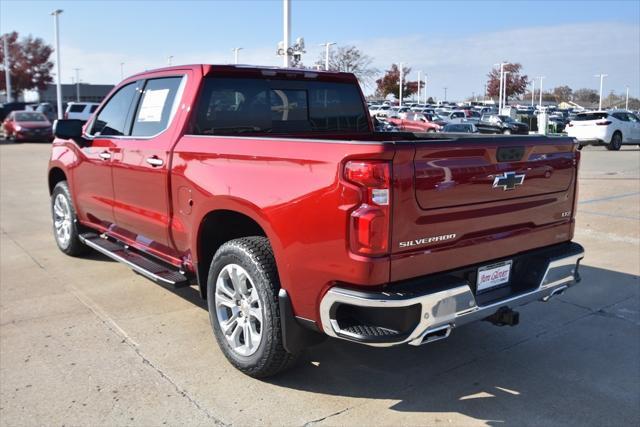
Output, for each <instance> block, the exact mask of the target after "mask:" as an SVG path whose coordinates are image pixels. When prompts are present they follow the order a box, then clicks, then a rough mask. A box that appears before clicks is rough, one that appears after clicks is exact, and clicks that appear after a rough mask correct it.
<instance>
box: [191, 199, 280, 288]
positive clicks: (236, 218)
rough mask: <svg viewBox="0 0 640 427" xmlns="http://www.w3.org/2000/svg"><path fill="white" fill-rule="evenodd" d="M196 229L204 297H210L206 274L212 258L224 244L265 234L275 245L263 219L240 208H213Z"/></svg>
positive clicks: (197, 263) (196, 268) (200, 286)
mask: <svg viewBox="0 0 640 427" xmlns="http://www.w3.org/2000/svg"><path fill="white" fill-rule="evenodd" d="M197 230H198V231H197V235H196V238H195V240H196V251H197V252H196V255H197V258H196V260H197V262H196V265H195V270H196V275H197V279H198V286H199V288H200V295H201V296H202V297H203V298H206V297H207V276H208V273H209V266H210V264H211V260H212V259H213V256H214V255H215V253H216V251H217V250H218V248H220V246H222V244H224V243H225V242H228V241H229V240H233V239H239V238H241V237H248V236H263V237H266V238H267V239H269V242H270V243H271V245H272V248H273V240H272V239H271V238H270V236H269V234H270V233H267V231H266V227H264V226H263V225H262V224H261V221H259V220H257V219H256V218H254V217H252V216H251V215H248V214H247V213H246V212H240V211H239V210H234V209H215V210H211V211H209V212H207V213H206V214H205V215H204V216H203V217H202V219H201V220H200V222H199V225H198V229H197ZM274 251H275V248H274Z"/></svg>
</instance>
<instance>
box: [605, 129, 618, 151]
mask: <svg viewBox="0 0 640 427" xmlns="http://www.w3.org/2000/svg"><path fill="white" fill-rule="evenodd" d="M620 147H622V134H621V133H620V132H618V131H616V132H614V134H613V136H612V137H611V142H610V143H609V145H607V149H608V150H611V151H618V150H619V149H620Z"/></svg>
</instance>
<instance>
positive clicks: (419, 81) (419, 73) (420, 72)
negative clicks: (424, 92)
mask: <svg viewBox="0 0 640 427" xmlns="http://www.w3.org/2000/svg"><path fill="white" fill-rule="evenodd" d="M421 74H422V71H418V104H419V103H420V83H421V82H422V81H421V80H420V75H421Z"/></svg>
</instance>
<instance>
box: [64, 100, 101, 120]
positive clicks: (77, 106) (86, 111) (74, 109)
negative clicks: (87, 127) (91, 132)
mask: <svg viewBox="0 0 640 427" xmlns="http://www.w3.org/2000/svg"><path fill="white" fill-rule="evenodd" d="M99 105H100V104H97V103H95V102H70V103H69V104H68V105H67V110H66V111H65V112H64V118H65V119H75V120H82V121H83V122H86V121H87V120H89V119H90V118H91V115H92V114H93V113H95V111H96V110H97V109H98V106H99Z"/></svg>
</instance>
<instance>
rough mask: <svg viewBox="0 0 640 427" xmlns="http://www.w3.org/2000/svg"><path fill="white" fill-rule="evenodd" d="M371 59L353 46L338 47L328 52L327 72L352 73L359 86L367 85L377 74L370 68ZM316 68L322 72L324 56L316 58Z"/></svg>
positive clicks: (322, 54) (375, 70)
mask: <svg viewBox="0 0 640 427" xmlns="http://www.w3.org/2000/svg"><path fill="white" fill-rule="evenodd" d="M372 62H373V59H372V58H371V57H370V56H368V55H366V54H365V53H364V52H362V51H361V50H360V49H358V48H357V47H355V46H340V47H338V48H336V49H332V50H331V52H329V70H330V71H341V72H347V73H353V74H355V76H356V77H357V78H358V80H359V81H360V83H361V84H363V85H365V84H369V83H371V82H372V81H373V78H374V76H375V75H376V74H377V73H378V70H377V69H376V68H375V67H372V66H371V63H372ZM315 65H316V67H317V68H319V69H322V70H324V66H325V54H324V52H322V53H321V55H320V56H319V57H318V60H317V61H316V63H315Z"/></svg>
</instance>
